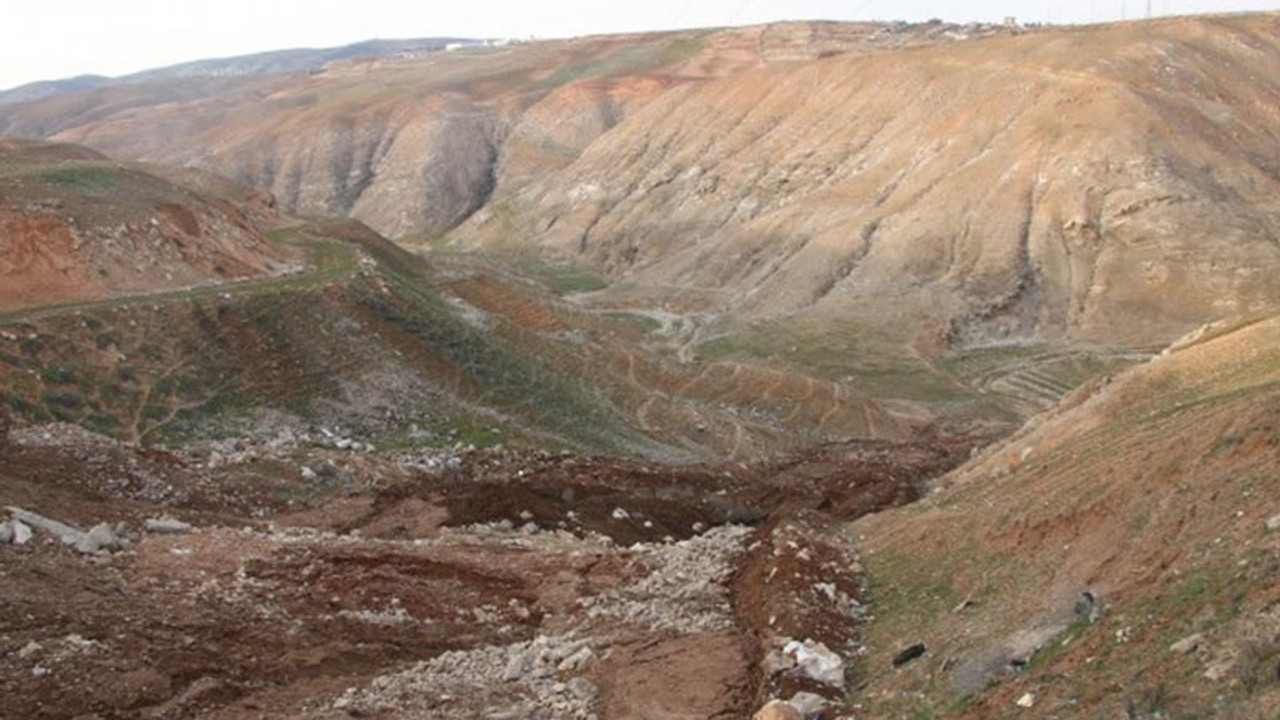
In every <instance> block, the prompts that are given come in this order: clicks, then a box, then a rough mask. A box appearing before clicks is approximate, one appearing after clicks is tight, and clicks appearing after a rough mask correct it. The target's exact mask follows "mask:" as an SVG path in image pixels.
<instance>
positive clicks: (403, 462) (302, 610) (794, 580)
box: [0, 424, 969, 718]
mask: <svg viewBox="0 0 1280 720" xmlns="http://www.w3.org/2000/svg"><path fill="white" fill-rule="evenodd" d="M968 451H969V443H967V442H966V441H965V440H964V439H962V438H952V439H937V440H935V441H933V442H930V443H929V444H923V443H922V444H895V443H874V442H867V443H860V444H849V445H834V446H829V447H826V448H823V449H821V450H817V451H814V452H812V453H810V454H808V455H806V456H803V457H798V458H793V459H790V460H786V461H773V462H769V463H762V464H758V465H754V466H745V465H736V464H735V465H720V466H717V465H698V466H687V467H668V466H653V465H645V464H641V463H638V462H634V461H623V460H607V459H599V458H591V457H583V456H576V455H570V454H549V453H528V452H524V453H517V452H512V451H504V450H489V451H466V450H456V451H455V450H437V451H399V452H368V451H367V449H366V451H365V452H360V453H355V452H345V451H338V450H334V449H303V450H298V451H296V452H294V453H293V454H292V455H291V456H289V457H288V458H287V459H274V460H263V459H260V458H259V459H253V460H246V461H243V462H241V461H238V460H237V459H235V458H232V459H231V460H230V461H229V462H215V461H213V460H212V459H211V458H210V456H209V454H208V453H203V454H202V453H168V452H160V451H140V450H136V449H134V448H132V447H129V446H125V445H122V444H119V443H116V442H115V441H112V440H109V439H106V438H103V437H101V436H96V435H93V434H91V433H88V432H87V431H84V430H81V429H78V428H75V427H72V426H66V425H39V426H35V425H25V424H22V425H19V424H13V425H12V426H11V427H6V428H5V429H4V431H3V432H0V497H3V498H5V503H6V505H9V506H11V507H18V508H21V509H22V510H25V511H27V512H33V513H37V514H38V515H40V516H43V517H45V518H51V519H55V520H58V521H61V522H62V523H65V524H68V525H71V526H73V527H76V528H81V529H87V528H90V527H93V526H95V525H98V524H100V523H107V524H108V525H110V526H111V527H112V528H113V530H112V532H113V533H114V537H116V538H117V539H119V541H120V547H118V548H115V549H113V550H111V551H107V550H99V551H97V552H92V553H83V552H80V551H78V550H76V549H74V548H72V547H70V546H68V545H65V544H63V543H62V542H60V541H59V540H58V539H56V538H55V536H54V535H52V534H50V533H49V532H47V531H45V530H43V529H41V528H39V527H36V528H35V529H34V535H33V536H32V537H31V538H30V539H28V540H27V541H26V542H25V543H24V544H21V545H19V544H12V543H9V544H0V657H4V658H5V662H3V663H0V717H13V718H177V717H184V718H187V717H201V718H249V717H253V718H286V717H288V718H296V717H309V718H344V717H370V718H391V717H423V718H426V717H431V718H435V717H442V716H448V717H459V718H467V717H475V718H498V717H507V718H517V717H518V718H550V717H577V718H589V717H597V718H652V717H668V716H672V717H674V716H681V717H685V716H688V717H709V718H710V717H723V718H729V717H745V716H747V715H749V714H750V713H751V712H752V711H754V709H755V708H756V707H758V705H759V704H760V703H761V702H762V700H764V699H767V698H768V697H776V696H779V695H782V696H786V697H789V696H790V695H791V694H794V693H796V692H802V691H808V692H813V693H814V694H815V695H820V696H823V697H827V698H831V699H833V700H837V699H840V698H842V697H843V692H842V689H843V683H844V678H843V677H842V676H841V677H840V678H839V683H836V682H834V681H833V679H832V678H830V677H828V678H827V679H826V681H825V683H824V682H818V681H816V680H815V679H814V678H813V677H811V675H812V673H808V672H806V671H805V670H804V669H803V667H797V666H796V663H794V662H788V661H787V660H786V657H787V655H786V653H785V652H784V650H785V649H786V646H787V644H788V643H789V642H790V641H791V640H793V639H794V640H797V641H800V642H799V643H798V644H797V645H793V646H792V650H791V652H792V654H793V655H794V654H795V653H797V652H800V653H803V652H805V650H804V649H801V650H798V651H797V650H795V647H798V646H800V645H803V648H818V647H819V646H818V644H819V643H821V644H822V645H823V646H824V649H827V650H829V651H830V652H833V653H836V654H837V655H839V656H840V657H842V658H847V659H852V658H854V657H856V656H857V655H858V654H859V653H860V652H862V648H861V645H860V644H859V626H860V620H861V618H862V617H863V615H864V612H865V611H864V609H863V607H862V605H861V600H860V598H861V583H862V578H861V575H860V573H861V567H860V565H859V564H858V562H857V559H856V558H855V557H853V556H851V555H850V551H849V550H848V549H847V546H848V545H847V543H846V542H845V541H844V540H845V539H844V538H841V537H839V536H838V535H837V533H838V531H837V530H834V529H832V528H836V527H840V526H842V523H837V522H833V521H836V520H850V519H854V518H857V517H860V516H862V515H865V514H866V513H869V512H874V511H877V510H881V509H884V508H887V507H891V506H896V505H901V504H903V503H906V502H909V501H912V500H914V499H915V498H916V497H917V496H918V493H919V491H920V488H921V486H922V483H923V482H924V481H925V480H926V479H928V478H931V477H934V476H937V475H940V474H941V473H943V472H945V471H946V470H948V469H950V468H951V467H953V466H955V465H956V464H958V462H959V461H960V459H961V458H963V457H966V456H967V455H968ZM7 512H12V511H11V510H10V511H7ZM7 512H6V514H7ZM149 520H150V521H152V522H151V523H150V524H149V523H148V521H149ZM160 520H164V521H168V520H177V521H179V522H177V523H170V524H172V525H175V526H176V527H173V528H162V529H168V530H170V532H147V531H144V527H147V526H148V525H155V524H156V521H160ZM183 523H186V524H188V525H189V527H186V526H184V525H183ZM162 524H163V523H162ZM10 525H11V526H12V523H11V524H10Z"/></svg>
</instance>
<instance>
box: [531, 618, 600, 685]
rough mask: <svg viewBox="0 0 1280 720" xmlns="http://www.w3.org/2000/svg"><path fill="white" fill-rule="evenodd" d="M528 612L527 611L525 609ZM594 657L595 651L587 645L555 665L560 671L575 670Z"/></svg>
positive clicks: (583, 666) (580, 668) (585, 664)
mask: <svg viewBox="0 0 1280 720" xmlns="http://www.w3.org/2000/svg"><path fill="white" fill-rule="evenodd" d="M526 612H528V611H526ZM594 658H595V653H594V652H593V651H592V650H591V648H589V647H584V648H582V649H581V650H579V651H578V652H576V653H574V654H572V655H570V656H569V657H567V658H565V659H564V660H561V661H560V665H559V666H557V667H556V669H557V670H559V671H560V672H569V673H572V672H577V671H579V670H582V669H583V668H585V667H586V666H587V664H588V663H590V662H591V661H592V660H593V659H594Z"/></svg>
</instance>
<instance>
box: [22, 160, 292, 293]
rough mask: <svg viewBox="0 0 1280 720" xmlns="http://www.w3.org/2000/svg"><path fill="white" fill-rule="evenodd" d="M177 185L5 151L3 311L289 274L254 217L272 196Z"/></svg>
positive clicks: (119, 168) (286, 259) (148, 175)
mask: <svg viewBox="0 0 1280 720" xmlns="http://www.w3.org/2000/svg"><path fill="white" fill-rule="evenodd" d="M166 175H167V176H169V177H171V178H173V180H170V179H165V177H164V176H166ZM180 175H181V174H179V173H171V172H169V171H163V170H153V169H151V168H146V167H142V166H136V165H124V164H120V163H116V162H113V161H111V160H108V159H107V158H106V157H103V156H102V155H99V154H98V153H96V152H93V151H91V150H88V149H86V148H82V147H77V146H71V145H55V144H47V143H29V142H19V141H0V312H2V311H7V310H14V309H18V308H23V307H36V306H41V305H48V304H50V303H66V302H71V301H83V300H100V299H102V298H106V297H112V296H116V295H123V294H130V293H138V292H143V291H147V290H163V289H172V288H177V287H185V286H191V285H202V284H204V285H207V284H213V283H217V282H222V281H226V280H231V279H236V278H245V277H254V276H262V275H271V274H281V273H285V272H288V271H290V270H291V269H293V266H294V265H295V263H294V261H293V259H292V257H291V255H290V254H289V253H288V252H284V251H281V250H280V249H279V248H276V247H273V246H272V245H270V244H269V243H267V241H266V240H265V238H264V237H263V235H262V234H261V232H260V228H259V225H258V222H257V220H258V219H260V218H255V217H254V216H255V215H270V214H271V213H272V209H271V207H270V205H271V202H270V198H266V197H262V196H259V197H253V196H252V194H251V193H245V192H243V191H240V190H238V189H236V188H234V187H232V186H229V185H226V184H220V183H212V182H210V181H205V180H201V179H200V178H197V177H192V176H187V177H186V178H185V179H182V178H181V177H180ZM184 182H185V183H187V184H182V183H184ZM202 185H203V187H202ZM206 190H208V192H206Z"/></svg>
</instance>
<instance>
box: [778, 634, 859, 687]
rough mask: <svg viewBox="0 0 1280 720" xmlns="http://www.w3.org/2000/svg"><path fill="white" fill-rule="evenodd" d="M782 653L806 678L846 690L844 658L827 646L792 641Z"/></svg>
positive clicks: (817, 643)
mask: <svg viewBox="0 0 1280 720" xmlns="http://www.w3.org/2000/svg"><path fill="white" fill-rule="evenodd" d="M782 653H783V655H784V656H786V657H787V658H790V659H791V660H792V661H793V662H794V664H795V665H794V666H795V668H796V669H797V670H798V671H799V672H800V673H801V674H803V675H804V676H805V677H808V678H809V679H811V680H814V681H815V682H819V683H822V684H823V685H827V686H829V687H833V688H837V689H840V690H843V689H844V687H845V678H844V658H842V657H840V656H839V655H837V654H836V653H834V652H832V651H831V650H830V649H829V648H828V647H827V646H826V645H824V644H822V643H820V642H814V641H812V640H805V641H804V642H801V641H799V640H791V641H790V642H788V643H787V644H786V645H785V646H783V648H782Z"/></svg>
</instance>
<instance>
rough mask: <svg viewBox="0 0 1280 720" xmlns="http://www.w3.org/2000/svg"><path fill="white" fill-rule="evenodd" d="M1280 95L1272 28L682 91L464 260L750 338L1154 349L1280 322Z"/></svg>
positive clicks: (1261, 23) (1167, 34)
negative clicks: (689, 295)
mask: <svg viewBox="0 0 1280 720" xmlns="http://www.w3.org/2000/svg"><path fill="white" fill-rule="evenodd" d="M1277 77H1280V18H1277V16H1275V15H1255V16H1238V17H1216V18H1180V19H1174V20H1164V21H1157V22H1150V23H1127V24H1119V25H1114V26H1101V27H1089V28H1078V29H1060V30H1053V31H1047V32H1038V33H1033V34H1028V35H1023V36H1019V37H1000V38H994V39H987V40H981V41H973V42H964V43H957V44H949V45H943V46H933V47H926V48H922V49H912V50H906V51H900V52H897V53H891V54H879V55H872V56H870V57H859V56H845V57H837V58H831V59H825V60H820V61H817V62H811V63H806V64H801V65H798V66H787V67H776V68H764V69H760V70H758V71H753V72H746V73H741V74H738V75H736V76H734V77H731V78H727V79H723V80H719V81H716V82H710V83H706V84H700V85H696V86H695V85H690V86H684V87H680V88H676V89H673V90H670V91H668V92H667V93H665V94H663V95H662V96H661V97H659V98H658V99H656V100H655V101H654V102H652V103H650V104H649V105H647V106H646V107H644V108H643V109H641V110H639V111H637V112H636V113H634V114H632V115H630V116H629V117H627V118H626V119H625V120H624V121H623V122H621V123H620V124H619V125H618V126H617V127H615V128H614V129H613V130H611V131H610V132H609V133H607V134H605V135H604V136H602V137H601V138H599V139H598V140H597V141H596V142H594V143H592V144H591V145H590V146H589V147H588V148H587V149H586V150H585V151H584V152H583V153H582V155H581V156H580V157H579V158H578V159H576V160H575V161H574V162H573V163H572V164H570V165H569V166H567V167H566V168H564V169H563V170H561V171H559V172H556V173H551V174H547V175H544V176H542V177H540V178H538V179H537V180H536V181H535V182H533V183H530V184H527V185H523V186H517V185H512V186H500V191H499V195H498V201H497V202H496V203H494V206H493V209H491V210H487V211H484V212H481V213H479V214H478V215H477V216H476V217H475V218H474V219H473V220H472V222H470V223H469V224H468V225H467V226H466V227H465V228H464V229H463V231H462V232H461V233H460V237H462V238H463V239H464V241H466V242H471V243H480V244H488V245H491V246H496V245H502V244H510V243H512V242H517V243H530V244H535V245H539V246H545V247H551V248H555V249H557V250H560V251H562V252H565V253H577V254H581V255H582V256H584V257H585V258H588V259H590V260H591V261H592V262H594V263H597V264H599V265H600V266H602V267H603V268H606V269H607V270H609V271H610V272H611V273H614V274H618V275H622V276H625V277H627V278H629V279H630V280H631V281H632V282H634V283H635V284H636V285H639V286H650V287H652V288H655V289H654V290H652V292H651V295H655V296H661V295H662V294H663V293H664V292H667V291H665V290H663V288H670V287H681V288H692V289H703V290H707V289H715V290H717V291H721V294H720V295H718V296H717V297H719V298H721V301H720V302H719V306H718V307H714V308H708V309H718V310H724V309H726V308H733V309H734V311H735V312H736V313H739V314H741V315H744V316H746V317H750V318H778V317H795V316H797V315H800V314H803V315H805V316H809V317H812V316H814V315H816V316H819V317H823V316H830V317H842V318H854V319H858V320H860V321H862V322H863V323H864V324H867V325H873V326H881V327H883V326H890V327H897V328H900V329H901V331H902V332H903V333H904V334H907V335H908V336H909V337H910V336H911V335H912V334H913V333H925V334H929V335H938V334H940V335H942V336H944V337H945V339H946V340H947V341H949V342H950V343H951V344H952V345H953V346H958V347H968V346H981V345H988V344H995V343H1013V342H1027V341H1038V340H1058V339H1069V340H1078V341H1089V342H1096V343H1102V344H1112V345H1115V344H1120V345H1130V346H1133V345H1143V344H1149V343H1156V344H1160V343H1163V342H1167V341H1168V340H1171V339H1172V338H1174V337H1177V336H1178V335H1179V334H1181V333H1182V332H1185V331H1186V330H1187V329H1188V328H1190V327H1194V326H1195V325H1196V324H1199V323H1200V322H1203V321H1206V320H1208V319H1212V318H1215V317H1222V316H1226V315H1229V314H1231V313H1238V312H1247V311H1250V310H1256V309H1258V308H1260V307H1266V306H1270V305H1272V304H1273V303H1274V302H1275V301H1276V300H1277V299H1278V298H1280V286H1277V283H1276V281H1275V277H1276V274H1275V272H1274V269H1275V268H1276V266H1277V261H1280V246H1277V244H1276V238H1277V237H1278V236H1280V204H1278V203H1277V201H1276V198H1277V197H1280V195H1278V194H1277V190H1280V185H1278V183H1280V169H1278V168H1277V165H1276V164H1275V160H1274V159H1275V158H1276V157H1280V120H1278V118H1280V114H1278V113H1280V100H1278V98H1280V85H1278V84H1277V82H1276V78H1277ZM725 289H728V290H730V291H731V292H729V293H727V294H725V293H723V292H722V291H724V290H725ZM668 294H669V293H668ZM886 319H891V322H887V323H886V322H885V321H886Z"/></svg>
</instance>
